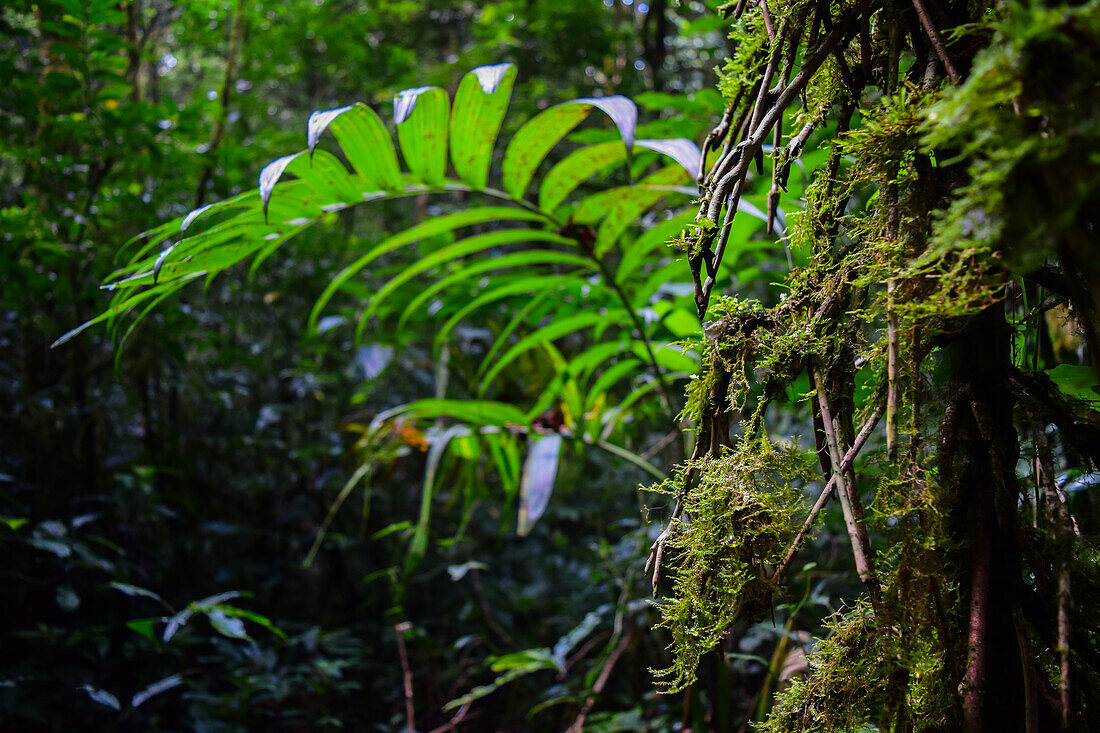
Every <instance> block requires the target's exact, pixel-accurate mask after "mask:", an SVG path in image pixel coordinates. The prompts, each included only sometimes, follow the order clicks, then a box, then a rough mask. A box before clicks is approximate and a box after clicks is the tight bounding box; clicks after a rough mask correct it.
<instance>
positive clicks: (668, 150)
mask: <svg viewBox="0 0 1100 733" xmlns="http://www.w3.org/2000/svg"><path fill="white" fill-rule="evenodd" d="M637 144H638V147H640V148H647V149H649V150H652V151H654V152H655V153H661V154H662V155H667V156H668V157H670V158H672V159H673V160H675V161H676V162H677V163H679V164H680V165H682V166H683V167H684V170H686V171H687V172H688V176H689V177H690V178H691V180H695V177H696V176H697V175H699V161H700V159H701V158H702V153H701V152H700V151H699V146H698V145H696V144H695V143H693V142H692V141H691V140H688V139H687V138H683V137H677V138H672V139H670V140H639V141H638V143H637Z"/></svg>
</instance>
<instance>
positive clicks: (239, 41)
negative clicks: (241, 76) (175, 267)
mask: <svg viewBox="0 0 1100 733" xmlns="http://www.w3.org/2000/svg"><path fill="white" fill-rule="evenodd" d="M244 10H245V3H244V0H237V6H236V8H235V9H234V11H233V26H232V28H231V29H230V31H229V57H228V58H227V59H226V62H225V79H224V80H223V82H222V95H221V98H220V99H219V100H218V101H219V102H220V105H219V107H218V120H217V122H216V123H215V125H214V135H213V136H212V137H211V138H210V143H209V144H208V145H207V146H206V158H207V163H206V168H204V169H203V172H202V178H200V179H199V190H198V192H197V193H196V194H195V208H196V209H197V208H199V207H200V206H202V202H203V200H205V198H206V188H207V186H209V185H210V181H211V180H212V179H213V177H214V165H215V163H216V161H215V159H214V153H215V152H216V151H217V149H218V147H219V146H220V145H221V143H222V139H224V138H225V131H226V129H227V128H228V126H229V100H230V98H231V97H232V96H233V85H234V84H235V83H236V81H237V64H238V63H239V57H240V55H241V46H243V45H244Z"/></svg>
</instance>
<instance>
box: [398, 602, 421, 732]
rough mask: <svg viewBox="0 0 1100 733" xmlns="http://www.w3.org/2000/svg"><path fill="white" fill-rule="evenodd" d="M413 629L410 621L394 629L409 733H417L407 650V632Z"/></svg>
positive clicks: (410, 669)
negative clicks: (399, 658) (403, 684)
mask: <svg viewBox="0 0 1100 733" xmlns="http://www.w3.org/2000/svg"><path fill="white" fill-rule="evenodd" d="M411 628H412V624H410V623H409V622H408V621H402V622H401V623H399V624H397V625H395V626H394V627H393V630H394V633H395V634H396V635H397V654H398V656H399V657H401V671H402V673H403V674H402V677H403V679H404V683H405V727H406V729H407V730H408V732H409V733H416V706H415V705H413V673H412V667H410V666H409V655H408V652H407V651H406V649H405V632H406V631H408V630H409V629H411Z"/></svg>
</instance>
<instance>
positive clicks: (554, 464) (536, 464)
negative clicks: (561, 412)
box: [516, 433, 562, 537]
mask: <svg viewBox="0 0 1100 733" xmlns="http://www.w3.org/2000/svg"><path fill="white" fill-rule="evenodd" d="M561 444H562V437H561V435H560V434H559V433H553V434H552V435H544V436H541V437H539V438H538V439H536V440H535V441H534V442H533V443H532V445H531V448H530V450H529V451H528V453H527V460H526V461H524V464H523V478H522V479H521V480H520V486H519V502H520V503H519V524H518V526H517V527H516V534H518V535H519V536H520V537H526V536H527V535H528V533H530V532H531V529H532V528H533V527H534V526H535V523H536V522H537V521H538V520H539V518H540V517H541V516H542V514H543V512H545V511H546V507H547V505H548V504H549V503H550V495H551V494H552V493H553V492H554V480H555V479H556V478H557V475H558V460H559V458H560V456H561Z"/></svg>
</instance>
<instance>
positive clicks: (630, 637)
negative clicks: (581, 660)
mask: <svg viewBox="0 0 1100 733" xmlns="http://www.w3.org/2000/svg"><path fill="white" fill-rule="evenodd" d="M632 641H634V628H633V627H631V628H630V629H628V630H627V632H626V633H625V634H623V637H622V639H620V640H619V643H618V644H617V645H616V646H615V649H614V650H613V651H612V652H611V656H609V657H608V658H607V661H606V662H604V665H603V669H601V670H600V676H599V677H597V678H596V682H595V684H593V685H592V694H591V695H589V696H588V699H587V700H585V701H584V705H583V706H582V707H581V711H580V713H578V714H577V719H576V720H574V721H573V725H571V726H569V730H568V731H567V733H581V731H582V730H584V719H585V718H586V717H587V716H588V713H589V712H591V710H592V706H593V705H595V704H596V695H599V694H600V693H601V692H603V688H604V687H606V686H607V681H608V680H609V679H611V671H612V670H613V669H614V668H615V663H616V662H618V661H619V657H621V656H622V655H623V652H625V651H626V650H627V647H629V646H630V643H631V642H632Z"/></svg>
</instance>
